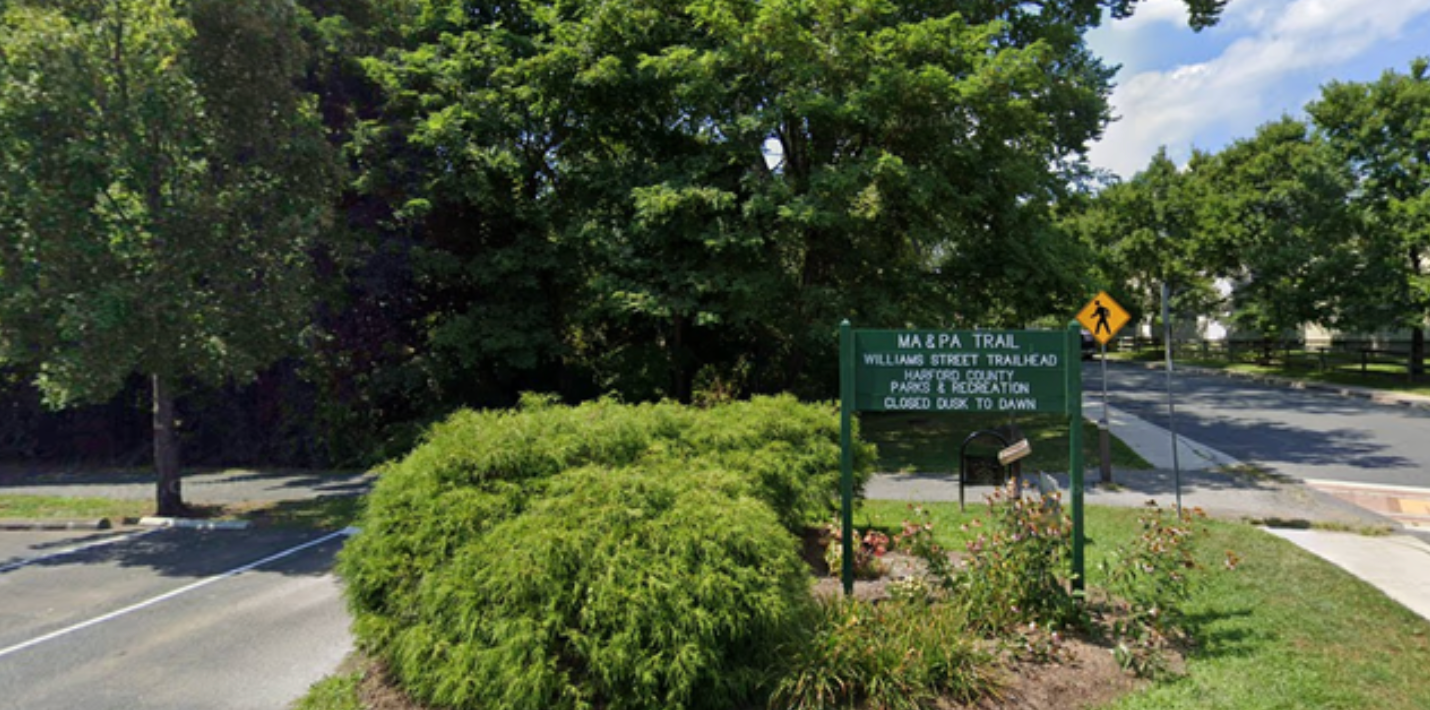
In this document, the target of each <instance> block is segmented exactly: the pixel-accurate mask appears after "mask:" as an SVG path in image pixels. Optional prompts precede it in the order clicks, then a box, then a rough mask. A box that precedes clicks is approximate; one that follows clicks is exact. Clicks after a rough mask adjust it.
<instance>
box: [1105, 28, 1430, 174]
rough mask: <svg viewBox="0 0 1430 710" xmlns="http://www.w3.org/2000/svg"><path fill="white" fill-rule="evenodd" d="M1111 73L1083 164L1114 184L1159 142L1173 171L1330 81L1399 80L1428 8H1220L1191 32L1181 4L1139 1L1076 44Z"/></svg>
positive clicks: (1424, 49)
mask: <svg viewBox="0 0 1430 710" xmlns="http://www.w3.org/2000/svg"><path fill="white" fill-rule="evenodd" d="M1088 44H1089V45H1090V46H1091V47H1092V50H1093V51H1094V52H1096V53H1097V54H1098V55H1099V56H1101V57H1103V59H1104V60H1105V61H1106V62H1107V63H1108V64H1112V65H1118V64H1120V65H1121V66H1122V69H1121V70H1120V71H1119V72H1118V74H1117V77H1116V79H1115V81H1116V83H1117V88H1116V89H1115V90H1114V91H1113V94H1112V105H1113V113H1114V115H1116V116H1120V117H1121V118H1120V119H1119V120H1118V121H1116V122H1114V123H1113V124H1112V125H1111V126H1109V127H1108V129H1107V131H1106V132H1105V133H1104V135H1103V138H1102V140H1101V141H1099V142H1097V143H1095V144H1093V146H1092V150H1091V152H1090V154H1089V157H1090V159H1091V161H1092V163H1093V165H1095V166H1097V167H1101V168H1106V169H1108V170H1111V171H1112V172H1114V173H1117V174H1118V175H1121V176H1122V177H1124V178H1130V177H1132V175H1133V174H1134V173H1136V172H1137V171H1139V170H1141V169H1142V168H1144V167H1146V165H1147V161H1148V160H1149V159H1150V158H1151V157H1152V154H1153V153H1155V152H1156V150H1157V147H1158V146H1160V145H1166V146H1167V150H1168V154H1169V155H1170V156H1171V157H1172V159H1173V160H1175V161H1177V162H1178V163H1179V164H1181V163H1184V162H1185V161H1186V159H1187V157H1188V156H1190V155H1191V152H1192V149H1193V148H1199V149H1202V150H1207V151H1217V150H1219V149H1221V148H1222V147H1223V146H1225V145H1226V144H1228V143H1230V142H1232V141H1234V140H1237V139H1238V138H1246V137H1250V136H1251V135H1252V134H1253V133H1254V132H1255V130H1256V127H1257V126H1259V125H1261V124H1263V123H1266V122H1268V121H1272V120H1275V119H1277V118H1279V117H1280V116H1281V115H1283V114H1289V115H1292V116H1297V117H1304V116H1305V110H1304V107H1305V105H1306V104H1307V103H1308V102H1310V101H1312V100H1314V99H1316V98H1317V97H1318V96H1319V95H1320V87H1321V86H1322V85H1323V84H1326V83H1328V82H1331V81H1368V80H1374V79H1376V78H1377V77H1379V76H1380V75H1381V73H1382V72H1384V71H1385V70H1386V69H1394V70H1396V71H1399V72H1402V73H1403V72H1406V71H1408V69H1409V66H1410V61H1411V60H1412V59H1414V58H1415V57H1416V56H1422V55H1430V0H1231V2H1230V3H1229V4H1228V5H1227V7H1226V10H1225V12H1224V14H1223V17H1222V21H1221V23H1220V24H1218V25H1217V26H1216V27H1212V28H1210V29H1206V30H1203V31H1201V32H1193V31H1192V30H1191V29H1189V28H1188V27H1187V22H1186V9H1185V5H1183V3H1182V0H1144V2H1142V3H1141V4H1139V5H1138V8H1137V13H1136V15H1134V16H1133V17H1132V18H1130V19H1127V20H1121V21H1113V22H1108V23H1106V24H1105V25H1104V26H1103V27H1100V28H1098V29H1097V30H1095V31H1093V32H1092V33H1091V34H1090V35H1089V36H1088Z"/></svg>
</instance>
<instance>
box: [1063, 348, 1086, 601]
mask: <svg viewBox="0 0 1430 710" xmlns="http://www.w3.org/2000/svg"><path fill="white" fill-rule="evenodd" d="M1081 353H1082V336H1081V329H1080V328H1079V327H1078V322H1077V321H1073V322H1072V323H1069V324H1068V350H1067V358H1068V363H1069V365H1068V368H1067V393H1068V396H1067V415H1068V496H1069V497H1070V498H1072V528H1073V529H1072V588H1073V591H1075V592H1080V591H1082V590H1083V579H1084V578H1085V577H1086V574H1085V569H1084V561H1083V547H1084V544H1085V541H1086V535H1085V533H1084V532H1083V522H1084V521H1083V508H1082V498H1083V481H1082V367H1081V365H1080V363H1081V362H1082V358H1081ZM1073 363H1078V366H1077V367H1074V366H1073Z"/></svg>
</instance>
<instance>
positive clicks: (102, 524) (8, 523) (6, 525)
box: [0, 518, 113, 530]
mask: <svg viewBox="0 0 1430 710" xmlns="http://www.w3.org/2000/svg"><path fill="white" fill-rule="evenodd" d="M111 527H113V523H111V522H110V521H109V518H97V519H85V520H73V519H64V518H55V519H22V518H6V519H0V530H108V529H110V528H111Z"/></svg>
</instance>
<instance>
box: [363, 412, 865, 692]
mask: <svg viewBox="0 0 1430 710" xmlns="http://www.w3.org/2000/svg"><path fill="white" fill-rule="evenodd" d="M873 460H874V456H873V449H872V447H871V446H868V445H864V444H856V447H855V461H856V471H855V475H856V484H857V486H858V487H859V488H860V489H861V490H862V484H863V481H864V480H865V478H867V476H868V472H869V470H870V469H871V468H872V465H873ZM838 482H839V429H838V418H837V416H836V412H835V410H834V409H833V408H831V407H829V406H827V405H807V404H801V403H799V402H797V401H796V400H794V399H793V398H792V397H775V398H761V399H756V400H753V401H750V402H739V403H732V404H726V405H720V406H714V407H710V408H708V409H695V408H688V407H682V406H679V405H675V404H670V403H661V404H646V405H635V406H631V405H622V404H619V403H616V402H614V401H610V400H602V401H599V402H592V403H588V404H583V405H581V406H577V407H565V406H559V405H556V404H555V403H553V402H552V401H551V400H549V399H547V398H542V397H526V398H524V399H523V403H522V406H521V407H520V408H519V409H518V410H514V411H510V412H459V413H457V414H455V415H453V416H452V417H450V418H449V419H448V420H446V421H445V422H443V423H441V424H439V425H437V426H435V427H433V428H432V429H431V430H430V431H429V432H428V434H427V435H426V436H425V437H424V440H423V443H422V444H421V445H420V446H419V447H418V448H417V449H416V450H414V451H413V452H412V453H411V454H410V455H408V456H407V457H406V458H405V459H403V460H402V461H400V462H396V463H394V464H391V465H388V466H387V467H385V469H384V470H383V472H382V475H381V477H380V478H379V481H378V483H377V485H376V486H375V488H374V491H373V492H372V494H371V495H370V496H369V499H368V504H367V507H366V509H365V511H364V513H363V517H362V519H361V520H360V521H359V523H358V525H359V527H361V528H362V531H363V532H362V533H361V534H359V535H357V536H355V537H354V538H353V539H352V540H351V541H350V542H349V544H348V545H347V546H346V548H345V549H344V551H343V553H342V554H341V556H340V559H339V571H340V573H341V574H342V575H343V577H344V579H345V581H346V582H347V595H348V599H349V604H350V607H351V609H352V611H353V614H354V618H355V622H354V630H355V633H356V635H357V637H358V640H359V642H360V643H361V644H362V645H363V647H364V648H366V649H368V650H369V651H370V652H371V653H373V654H374V655H376V656H378V657H380V658H382V659H384V660H385V661H387V662H388V663H389V665H390V666H391V667H392V669H393V671H394V674H395V675H396V676H397V677H398V678H399V680H400V681H401V682H402V683H403V684H404V686H405V687H406V688H407V689H408V690H409V691H410V692H412V693H414V694H415V695H417V696H419V697H422V698H425V699H427V700H430V701H433V702H437V703H439V704H443V705H450V706H453V707H492V708H548V707H553V708H554V707H570V708H579V707H592V706H601V707H609V708H643V707H662V708H665V707H670V708H679V707H690V708H695V707H728V706H729V703H730V701H731V700H732V699H737V698H744V697H747V696H748V695H749V694H750V693H751V692H752V689H754V688H756V687H758V686H759V684H760V683H761V682H763V679H764V678H765V674H766V673H767V672H769V669H770V668H772V667H774V665H773V664H772V663H770V662H768V661H769V660H770V659H769V658H768V656H767V651H765V650H763V649H767V648H769V647H770V646H771V644H772V642H773V641H774V640H777V637H779V636H780V635H781V634H783V633H785V632H787V631H788V629H789V628H790V622H789V619H790V618H793V616H796V615H798V614H799V613H800V611H799V607H800V606H801V604H807V603H809V601H808V600H809V590H808V584H807V581H808V580H807V576H808V571H807V570H806V569H805V568H804V567H803V566H802V564H801V563H800V562H799V559H798V557H797V555H796V544H795V537H794V535H793V534H792V531H798V530H801V529H802V528H803V526H804V523H805V521H806V520H808V519H810V517H811V516H814V515H818V516H820V517H823V516H824V515H826V514H827V513H828V512H829V510H830V509H831V507H832V506H833V505H835V504H837V502H838Z"/></svg>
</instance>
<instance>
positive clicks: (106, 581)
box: [0, 529, 352, 710]
mask: <svg viewBox="0 0 1430 710" xmlns="http://www.w3.org/2000/svg"><path fill="white" fill-rule="evenodd" d="M345 537H346V536H345V534H341V533H340V534H321V533H313V532H306V531H289V530H249V531H213V532H204V531H194V530H172V529H161V530H152V531H141V532H133V531H130V532H122V533H119V534H115V535H95V534H92V533H89V534H86V533H64V534H62V533H46V532H6V533H0V598H3V599H4V600H5V603H4V604H3V605H0V688H3V689H4V690H3V692H0V708H15V709H16V710H20V709H24V710H42V709H46V708H53V709H55V710H69V709H71V708H92V709H104V708H145V709H146V710H156V709H167V708H173V709H174V710H194V709H197V708H215V709H235V710H236V709H248V708H252V709H254V710H258V709H260V708H262V709H264V710H272V709H275V708H284V707H287V705H288V704H289V703H291V702H292V701H293V700H294V699H296V698H297V697H298V696H300V695H301V694H302V693H303V692H304V691H305V690H306V689H307V687H308V686H309V685H310V684H312V683H313V682H314V681H316V680H318V679H320V678H322V677H323V676H324V675H325V674H327V673H329V672H331V671H332V669H333V668H334V667H336V666H337V664H338V662H339V661H340V660H341V659H342V658H343V656H344V655H346V654H347V652H348V651H349V650H350V649H351V647H352V640H351V637H350V635H349V633H348V617H347V614H346V612H345V611H344V608H343V604H342V601H341V595H340V590H339V587H338V583H337V581H336V580H335V578H334V577H333V575H332V574H331V572H330V570H331V567H332V561H333V555H334V554H336V552H337V550H338V549H339V548H340V547H341V545H342V541H343V540H344V539H345ZM255 563H256V564H255Z"/></svg>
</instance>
